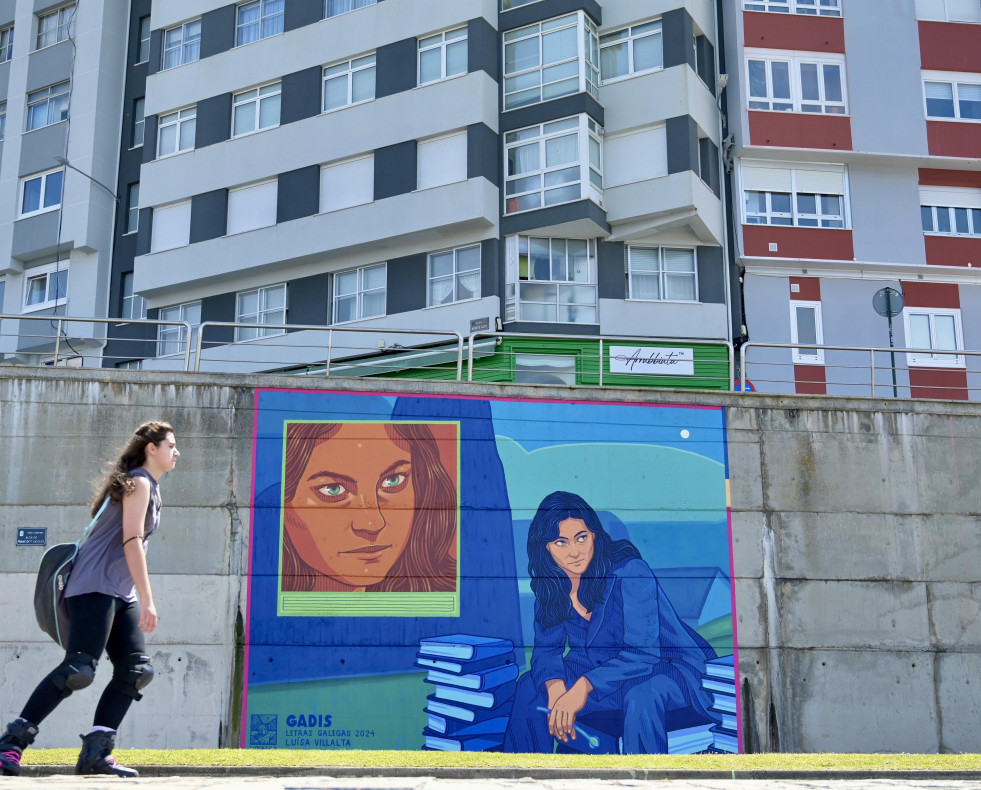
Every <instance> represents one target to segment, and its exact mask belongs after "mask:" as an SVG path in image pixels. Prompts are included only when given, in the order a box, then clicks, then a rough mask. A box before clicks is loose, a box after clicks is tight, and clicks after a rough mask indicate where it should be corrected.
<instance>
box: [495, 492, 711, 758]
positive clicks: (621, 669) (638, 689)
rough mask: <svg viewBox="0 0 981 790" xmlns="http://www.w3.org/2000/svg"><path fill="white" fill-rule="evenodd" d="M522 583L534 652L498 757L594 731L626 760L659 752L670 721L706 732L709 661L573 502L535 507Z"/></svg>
mask: <svg viewBox="0 0 981 790" xmlns="http://www.w3.org/2000/svg"><path fill="white" fill-rule="evenodd" d="M528 572H529V575H530V577H531V589H532V592H533V593H534V595H535V615H534V633H535V641H534V650H533V652H532V658H531V669H530V671H528V672H526V673H525V674H524V675H523V676H522V677H521V678H520V679H519V681H518V688H517V691H516V693H515V697H514V705H513V708H512V712H511V719H510V721H509V724H508V729H507V732H506V734H505V739H504V747H503V748H504V751H510V752H547V753H550V752H552V751H553V749H554V748H555V745H556V741H560V742H563V743H565V744H569V743H570V741H575V740H576V739H577V738H582V737H583V735H582V733H583V725H586V726H590V725H592V726H596V725H597V723H602V727H600V729H602V730H603V731H604V732H607V733H609V734H610V735H612V736H613V737H614V739H619V743H620V744H621V746H620V748H621V749H622V751H623V752H624V753H627V754H653V753H664V752H667V733H666V728H665V716H666V714H667V713H668V712H669V711H674V710H678V711H681V710H684V709H691V710H692V713H693V715H695V716H697V717H700V718H702V719H703V720H704V721H705V722H714V716H713V714H711V713H710V712H709V711H708V707H709V705H710V704H711V700H710V699H709V698H708V695H707V693H706V692H705V691H704V690H703V689H702V688H701V675H702V673H703V672H704V671H705V661H706V659H709V658H715V651H714V650H713V649H712V648H711V646H710V645H709V644H708V642H706V641H705V640H704V639H703V638H702V637H701V636H700V635H699V634H698V633H697V632H696V631H695V630H694V629H692V628H691V627H690V626H688V625H687V624H686V623H685V622H684V621H683V620H682V619H681V618H680V617H679V616H678V614H677V612H676V611H675V609H674V607H673V606H672V604H671V601H670V600H669V599H668V597H667V595H665V593H664V590H663V589H662V588H661V585H660V584H659V583H658V580H657V578H656V577H655V576H654V573H653V572H652V571H651V568H650V566H649V565H648V564H647V563H646V562H645V561H644V559H643V558H642V557H641V554H640V551H638V549H637V547H636V546H634V544H633V543H631V542H630V541H629V540H614V539H613V538H611V537H610V535H609V534H608V533H607V532H606V530H605V529H604V528H603V525H602V523H601V522H600V519H599V516H598V515H597V514H596V511H595V510H593V508H592V507H591V506H590V505H589V504H588V503H587V502H586V501H585V500H584V499H583V498H582V497H580V496H578V495H576V494H571V493H569V492H566V491H555V492H553V493H551V494H549V495H548V496H547V497H545V499H544V500H542V502H541V504H540V505H539V507H538V511H537V512H536V514H535V517H534V518H533V519H532V522H531V525H530V527H529V530H528ZM582 750H583V751H588V749H582Z"/></svg>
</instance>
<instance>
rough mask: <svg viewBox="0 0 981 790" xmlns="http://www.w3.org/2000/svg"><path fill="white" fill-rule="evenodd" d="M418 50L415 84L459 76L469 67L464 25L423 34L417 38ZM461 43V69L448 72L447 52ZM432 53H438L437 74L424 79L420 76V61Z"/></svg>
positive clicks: (425, 83)
mask: <svg viewBox="0 0 981 790" xmlns="http://www.w3.org/2000/svg"><path fill="white" fill-rule="evenodd" d="M418 42H419V43H418V47H417V49H418V52H417V54H416V84H417V85H429V84H430V83H433V82H440V81H441V80H448V79H451V78H452V77H460V76H462V75H464V74H466V73H467V70H468V68H469V66H468V64H467V57H468V53H469V47H470V43H469V37H468V35H467V28H466V26H463V27H455V28H453V29H452V30H446V31H444V32H442V33H436V34H434V35H430V36H425V37H423V38H420V39H418ZM461 43H462V44H463V50H464V64H463V70H462V71H454V72H452V73H450V71H449V64H448V58H447V53H448V52H449V50H450V49H451V48H459V45H460V44H461ZM433 53H438V54H439V74H438V75H436V76H435V77H431V78H429V79H427V80H425V81H423V78H422V62H423V58H424V57H426V56H429V55H431V54H433Z"/></svg>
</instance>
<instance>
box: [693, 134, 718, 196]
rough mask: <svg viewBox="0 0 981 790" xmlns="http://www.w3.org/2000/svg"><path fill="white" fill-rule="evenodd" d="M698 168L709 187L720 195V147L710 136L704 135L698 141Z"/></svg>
mask: <svg viewBox="0 0 981 790" xmlns="http://www.w3.org/2000/svg"><path fill="white" fill-rule="evenodd" d="M698 168H699V174H700V175H701V177H702V181H704V182H705V183H706V184H707V185H708V187H709V189H711V190H712V191H713V192H714V193H715V196H716V197H720V196H721V193H720V192H719V147H718V146H717V145H716V144H715V143H713V142H712V140H711V139H710V138H708V137H702V138H701V139H700V140H699V141H698Z"/></svg>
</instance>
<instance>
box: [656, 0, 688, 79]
mask: <svg viewBox="0 0 981 790" xmlns="http://www.w3.org/2000/svg"><path fill="white" fill-rule="evenodd" d="M661 40H662V41H663V42H664V68H666V69H669V68H671V67H672V66H681V65H683V64H685V63H687V64H688V65H689V66H691V68H692V70H694V69H695V48H694V46H693V45H694V41H695V23H694V22H693V21H692V18H691V16H690V15H689V13H688V12H687V11H686V10H685V9H684V8H676V9H674V10H673V11H668V12H667V13H666V14H664V15H663V16H662V17H661Z"/></svg>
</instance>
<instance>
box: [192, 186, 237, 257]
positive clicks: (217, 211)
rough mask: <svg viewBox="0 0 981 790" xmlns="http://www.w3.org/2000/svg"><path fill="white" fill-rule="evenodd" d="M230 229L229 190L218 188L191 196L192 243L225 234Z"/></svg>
mask: <svg viewBox="0 0 981 790" xmlns="http://www.w3.org/2000/svg"><path fill="white" fill-rule="evenodd" d="M227 229H228V190H227V189H216V190H214V191H212V192H204V193H202V194H200V195H195V196H194V197H192V198H191V237H190V240H191V244H194V243H196V242H199V241H207V240H208V239H217V238H218V237H219V236H224V235H225V232H226V230H227Z"/></svg>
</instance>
